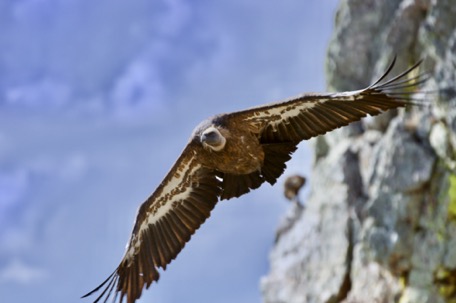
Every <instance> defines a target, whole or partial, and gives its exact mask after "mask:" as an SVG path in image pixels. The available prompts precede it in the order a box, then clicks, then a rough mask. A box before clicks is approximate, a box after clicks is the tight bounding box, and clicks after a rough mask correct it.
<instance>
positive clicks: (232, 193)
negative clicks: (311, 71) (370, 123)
mask: <svg viewBox="0 0 456 303" xmlns="http://www.w3.org/2000/svg"><path fill="white" fill-rule="evenodd" d="M394 63H395V59H394V60H393V62H392V63H391V64H390V66H389V67H388V69H387V71H386V72H385V73H384V75H383V76H382V77H380V79H379V80H378V81H376V82H375V83H374V84H372V85H371V86H369V87H367V88H365V89H361V90H357V91H348V92H341V93H332V94H307V95H302V96H299V97H297V98H293V99H290V100H286V101H283V102H278V103H272V104H268V105H264V106H259V107H255V108H251V109H248V110H244V111H240V112H235V113H230V114H227V115H226V118H227V119H232V121H234V123H236V124H239V125H245V127H249V128H250V129H251V130H252V132H254V133H256V134H257V135H258V138H259V140H260V142H261V143H262V144H263V147H264V150H265V160H264V165H263V167H262V168H261V172H254V173H252V174H250V175H245V176H242V178H236V177H235V176H229V177H230V178H228V179H227V178H226V177H224V178H223V179H224V186H223V187H224V191H223V192H222V198H224V199H229V198H232V197H238V196H240V195H242V194H244V193H246V192H248V191H249V190H250V189H254V188H257V187H259V186H260V185H261V184H262V183H263V182H265V181H267V182H269V183H270V184H274V183H275V181H276V180H277V178H278V177H279V176H280V175H281V174H282V173H283V171H284V169H285V167H286V164H285V163H286V162H287V161H288V160H289V159H290V158H291V153H293V152H294V150H295V149H296V145H297V144H298V143H299V142H301V141H302V140H307V139H309V138H312V137H315V136H318V135H322V134H325V133H326V132H329V131H331V130H334V129H336V128H339V127H342V126H345V125H348V124H349V123H351V122H355V121H359V120H360V119H361V118H363V117H365V116H366V115H367V114H369V115H371V116H375V115H378V114H380V113H382V112H383V111H386V110H389V109H393V108H398V107H404V106H405V105H408V104H415V101H417V100H416V99H414V98H413V93H415V92H414V91H415V90H416V88H417V87H418V86H419V85H420V84H421V83H423V82H424V81H426V80H427V77H426V75H424V74H422V75H418V76H414V77H410V74H411V73H412V72H413V71H415V70H416V69H417V68H418V66H419V65H420V63H421V61H420V62H418V63H416V64H415V65H413V66H412V67H410V68H409V69H407V70H406V71H404V72H403V73H401V74H399V75H397V76H396V77H394V78H392V79H390V80H387V81H384V79H385V78H386V77H387V75H388V74H389V73H390V72H391V70H392V68H393V66H394ZM225 180H228V181H229V182H227V181H225ZM225 183H226V184H225Z"/></svg>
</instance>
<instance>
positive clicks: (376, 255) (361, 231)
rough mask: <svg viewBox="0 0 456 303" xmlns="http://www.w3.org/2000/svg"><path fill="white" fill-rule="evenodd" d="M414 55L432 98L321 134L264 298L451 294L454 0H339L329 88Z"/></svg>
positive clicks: (432, 301) (455, 158) (433, 301)
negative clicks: (301, 206)
mask: <svg viewBox="0 0 456 303" xmlns="http://www.w3.org/2000/svg"><path fill="white" fill-rule="evenodd" d="M396 54H397V55H398V60H397V63H398V64H397V66H396V67H395V69H396V72H397V71H399V70H403V69H405V68H406V67H407V66H409V65H410V64H411V63H414V62H416V61H417V60H419V59H420V58H424V59H425V61H424V63H423V65H422V71H424V70H425V71H429V73H430V76H431V79H430V80H429V81H428V82H427V83H426V87H424V88H423V90H425V91H432V93H431V94H429V95H428V97H427V98H426V99H427V100H428V101H429V103H430V104H431V106H427V107H426V106H424V107H420V108H413V109H409V110H406V111H404V110H400V111H397V112H391V113H388V114H384V115H382V116H380V117H377V118H375V119H370V120H369V121H363V122H361V123H358V124H354V125H350V126H349V127H346V128H343V129H339V130H337V131H334V132H332V133H330V134H328V135H325V136H320V137H319V138H317V139H316V140H315V141H314V142H315V144H314V145H315V155H316V156H315V162H314V167H313V172H312V175H311V176H310V184H311V191H310V195H309V197H308V198H307V199H306V201H305V204H306V209H305V210H304V211H300V213H299V214H298V215H296V216H295V219H294V220H295V221H294V222H292V224H291V225H290V222H288V223H287V224H288V226H287V229H285V230H284V229H283V228H279V229H280V230H281V233H280V235H279V236H278V239H277V243H276V245H275V247H274V248H273V250H272V252H271V256H270V260H271V261H270V262H271V269H270V273H269V274H268V275H267V276H266V277H263V278H262V281H261V291H262V293H263V298H264V302H266V303H279V302H283V303H285V302H286V303H295V302H296V303H297V302H309V303H310V302H312V303H313V302H315V303H319V302H328V303H333V302H346V303H348V302H351V303H354V302H366V303H367V302H369V303H370V302H400V303H407V302H410V303H412V302H413V303H421V302H422V303H424V302H428V303H439V302H442V303H443V302H453V303H454V302H456V171H455V170H456V2H455V1H454V0H434V1H432V0H388V1H379V0H343V1H341V4H340V7H339V10H338V12H337V16H336V28H335V32H334V36H333V39H332V41H331V43H330V46H329V51H328V59H327V72H328V85H329V88H330V90H333V91H336V90H337V91H343V90H352V89H359V88H360V87H364V86H367V85H369V84H370V83H371V82H372V81H373V80H375V78H378V77H379V75H380V74H381V73H382V72H383V71H384V70H385V68H386V66H387V65H388V63H389V62H390V61H391V60H392V58H393V57H394V55H396Z"/></svg>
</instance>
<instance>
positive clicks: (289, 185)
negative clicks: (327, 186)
mask: <svg viewBox="0 0 456 303" xmlns="http://www.w3.org/2000/svg"><path fill="white" fill-rule="evenodd" d="M305 184H306V178H305V177H303V176H300V175H292V176H289V177H288V178H287V179H286V180H285V183H284V184H283V194H284V196H285V198H287V199H288V200H290V201H292V202H294V203H296V204H300V203H299V198H298V194H299V191H300V190H301V188H302V187H303V186H304V185H305Z"/></svg>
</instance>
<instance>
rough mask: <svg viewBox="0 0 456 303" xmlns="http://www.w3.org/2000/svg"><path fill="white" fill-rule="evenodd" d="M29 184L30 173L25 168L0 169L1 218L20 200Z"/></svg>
mask: <svg viewBox="0 0 456 303" xmlns="http://www.w3.org/2000/svg"><path fill="white" fill-rule="evenodd" d="M28 185H29V180H28V174H27V173H26V171H25V170H24V169H16V170H12V171H0V218H1V217H2V214H5V213H6V210H7V209H8V208H10V207H11V206H14V205H15V204H17V203H18V202H19V200H20V199H21V197H22V196H23V195H24V193H25V192H26V190H27V187H28Z"/></svg>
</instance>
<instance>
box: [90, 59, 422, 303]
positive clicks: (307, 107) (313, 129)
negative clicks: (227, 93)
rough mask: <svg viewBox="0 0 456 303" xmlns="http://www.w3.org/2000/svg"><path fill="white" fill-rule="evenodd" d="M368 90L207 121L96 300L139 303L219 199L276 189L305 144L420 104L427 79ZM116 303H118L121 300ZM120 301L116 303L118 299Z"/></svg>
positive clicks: (147, 208) (142, 216) (140, 217)
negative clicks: (417, 97)
mask: <svg viewBox="0 0 456 303" xmlns="http://www.w3.org/2000/svg"><path fill="white" fill-rule="evenodd" d="M393 65H394V61H393V64H391V65H390V67H389V68H388V70H387V72H386V73H385V75H384V76H382V77H381V78H380V79H379V80H378V81H377V82H376V83H374V84H373V85H371V86H369V87H368V88H365V89H363V90H358V91H351V92H342V93H333V94H307V95H302V96H298V97H296V98H291V99H289V100H286V101H283V102H278V103H273V104H268V105H264V106H259V107H255V108H251V109H247V110H244V111H239V112H234V113H228V114H222V115H217V116H214V117H212V118H210V119H208V120H205V121H203V122H202V123H201V124H200V125H198V126H197V127H196V128H195V130H194V131H193V133H192V135H191V138H190V140H189V142H188V144H187V146H186V147H185V148H184V150H183V152H182V154H181V156H180V157H179V158H178V159H177V161H176V163H175V164H174V165H173V167H172V168H171V170H170V171H169V173H168V174H167V175H166V177H165V178H164V179H163V181H162V182H161V184H160V185H159V186H158V187H157V189H156V190H155V191H154V192H153V194H152V195H151V196H150V197H149V198H148V199H147V200H146V201H145V202H144V203H143V204H142V205H141V206H140V208H139V210H138V214H137V217H136V221H135V224H134V227H133V231H132V236H131V238H130V241H129V243H128V246H127V250H126V253H125V255H124V257H123V259H122V261H121V262H120V264H119V266H118V267H117V268H116V270H115V271H114V272H113V273H112V274H111V275H110V276H109V277H108V278H107V279H106V280H105V281H104V282H103V283H102V284H101V285H100V286H99V287H97V288H96V289H94V290H93V291H92V292H90V293H88V294H87V295H85V296H84V297H86V296H88V295H91V294H93V293H94V292H97V291H101V294H100V295H99V296H98V297H97V299H96V301H95V302H97V301H99V300H100V299H102V298H103V297H105V301H107V299H108V298H109V296H110V295H111V294H112V293H113V292H114V293H115V295H116V298H117V295H120V301H121V302H122V301H123V299H124V298H126V299H127V302H128V303H133V302H135V301H136V300H137V299H138V298H139V297H140V296H141V293H142V290H143V288H144V287H146V288H148V287H149V286H150V285H151V284H152V283H153V282H154V281H157V280H158V279H159V273H158V269H159V268H163V269H166V266H167V265H168V264H169V263H170V262H171V261H172V260H173V259H174V258H175V257H176V256H177V255H178V253H179V252H180V251H181V250H182V249H183V247H184V246H185V243H186V242H188V241H189V240H190V237H191V235H192V234H193V233H194V232H195V231H196V230H197V229H198V228H199V226H200V225H201V224H202V223H204V221H205V220H206V219H207V218H208V217H209V216H210V212H211V210H212V209H213V208H214V206H215V204H216V203H217V202H218V201H219V200H224V199H230V198H233V197H239V196H241V195H243V194H245V193H247V192H249V191H250V190H252V189H256V188H258V187H259V186H260V185H261V184H263V183H264V182H268V183H270V184H274V183H275V182H276V180H277V178H278V177H279V176H280V175H281V174H282V173H283V171H284V169H285V167H286V162H287V161H288V160H289V159H290V158H291V154H292V153H293V152H294V151H295V150H296V148H297V144H298V143H299V142H301V141H302V140H306V139H309V138H311V137H315V136H318V135H321V134H324V133H326V132H328V131H331V130H333V129H336V128H339V127H342V126H345V125H347V124H349V123H351V122H353V121H358V120H360V119H361V118H362V117H365V116H366V115H367V114H370V115H377V114H380V113H381V112H383V111H385V110H389V109H392V108H398V107H403V106H405V105H407V104H413V102H414V99H413V98H411V97H410V96H411V95H410V89H413V88H415V87H416V86H417V84H418V83H420V82H423V81H425V78H423V76H422V75H420V76H416V77H412V78H407V77H408V75H409V74H410V73H411V72H412V71H413V70H415V69H416V68H417V67H418V65H419V63H418V64H415V65H414V66H412V67H411V68H409V69H408V70H406V71H405V72H403V73H401V74H400V75H398V76H396V77H395V78H393V79H391V80H389V81H385V82H383V83H380V82H381V81H382V80H383V79H384V78H385V76H386V75H387V74H388V73H389V72H390V71H391V69H392V67H393ZM116 298H115V299H116ZM115 299H114V300H115Z"/></svg>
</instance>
